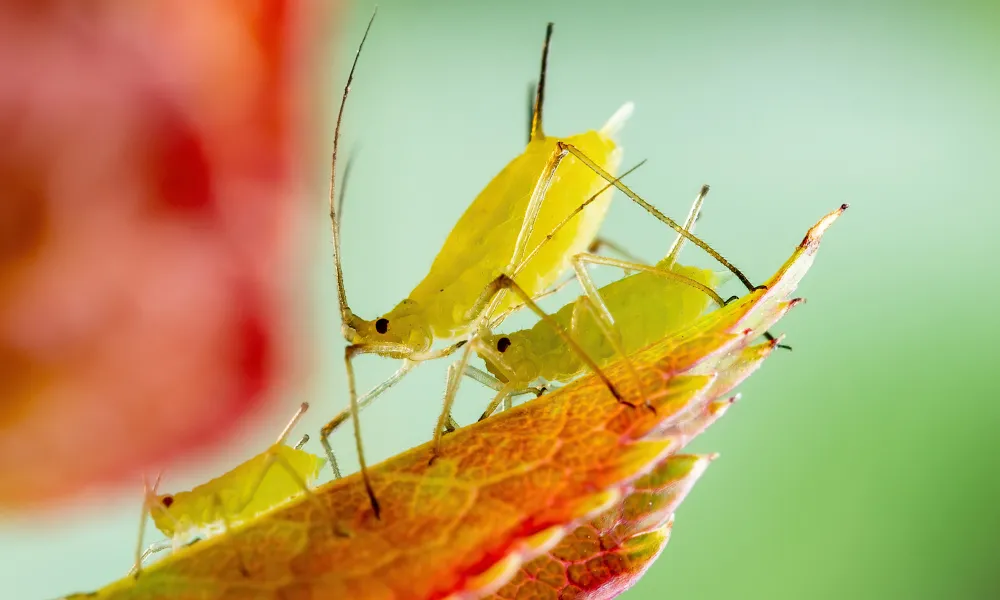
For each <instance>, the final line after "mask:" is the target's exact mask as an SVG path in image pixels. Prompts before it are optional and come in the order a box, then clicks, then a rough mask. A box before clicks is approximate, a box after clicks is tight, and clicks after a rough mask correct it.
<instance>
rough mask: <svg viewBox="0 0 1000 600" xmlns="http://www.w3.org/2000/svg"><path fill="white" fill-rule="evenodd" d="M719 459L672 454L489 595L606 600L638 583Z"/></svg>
mask: <svg viewBox="0 0 1000 600" xmlns="http://www.w3.org/2000/svg"><path fill="white" fill-rule="evenodd" d="M727 405H728V404H727ZM714 458H715V456H714V455H711V456H694V455H683V454H678V455H674V456H671V457H669V458H667V459H666V460H665V461H663V462H662V463H660V464H659V465H657V466H656V467H655V468H654V469H653V471H652V472H650V473H649V474H648V475H644V476H643V477H640V478H639V479H638V480H636V481H635V483H633V484H632V485H631V486H630V491H629V492H628V495H626V496H625V498H623V499H622V501H621V502H619V503H618V504H616V505H615V506H614V507H613V508H611V509H610V510H608V511H607V512H605V513H603V514H602V515H600V516H598V517H597V518H595V519H593V520H591V521H590V522H589V523H586V524H584V525H580V526H579V527H577V528H576V529H575V530H574V531H572V532H570V533H569V534H567V535H566V537H565V538H563V539H562V541H560V542H559V543H558V544H557V545H556V546H555V547H554V548H552V550H549V551H548V552H546V553H545V554H543V555H542V556H539V557H538V558H536V559H534V560H532V561H530V562H527V563H525V564H524V565H523V566H522V567H521V569H520V570H519V571H518V572H517V574H516V575H514V577H513V578H512V579H511V580H510V581H509V582H508V583H506V584H505V585H504V586H503V587H501V588H500V589H499V590H497V592H496V593H495V594H491V595H490V596H487V598H488V599H489V600H517V599H521V598H567V597H569V598H591V599H601V598H614V597H615V596H617V595H618V594H620V593H621V592H623V591H625V590H627V589H628V588H630V587H632V584H633V583H635V582H636V581H638V579H639V578H640V577H641V576H642V574H643V573H645V572H646V569H648V568H649V566H650V565H651V564H652V563H653V561H654V560H656V557H657V556H659V555H660V552H662V551H663V548H664V547H665V546H666V545H667V541H668V540H669V539H670V528H671V527H672V526H673V513H674V511H675V510H676V509H677V507H678V506H679V505H680V503H681V502H682V501H683V500H684V498H685V497H686V496H687V494H688V492H689V491H690V490H691V487H692V486H693V485H694V483H695V482H696V481H697V480H698V478H699V477H701V475H702V473H704V472H705V469H706V468H707V467H708V464H709V463H710V462H711V461H712V460H713V459H714Z"/></svg>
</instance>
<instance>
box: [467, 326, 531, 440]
mask: <svg viewBox="0 0 1000 600" xmlns="http://www.w3.org/2000/svg"><path fill="white" fill-rule="evenodd" d="M475 343H476V352H478V353H479V355H480V356H482V357H483V360H485V361H487V362H489V363H490V364H491V365H493V367H494V368H495V369H496V370H497V371H500V375H501V376H502V377H503V379H504V380H506V381H515V380H516V379H517V375H516V374H515V373H514V372H513V371H512V370H511V369H510V367H508V366H507V362H506V361H505V360H504V358H503V355H502V354H501V353H500V352H498V351H497V349H496V348H494V347H492V346H489V345H487V344H485V343H483V341H482V340H481V339H480V340H476V341H475ZM465 374H466V375H467V376H469V377H470V378H472V379H475V380H476V381H479V382H480V383H482V384H483V385H485V386H487V387H489V388H492V389H494V390H496V391H497V392H501V391H502V390H503V393H500V394H497V395H496V396H495V397H494V398H493V401H491V402H490V404H489V405H488V406H487V408H486V410H485V411H483V414H482V416H480V417H479V420H480V421H482V420H484V419H486V418H487V417H489V416H490V415H491V414H493V412H494V411H495V410H496V407H497V406H498V405H499V403H500V402H503V403H504V408H505V409H508V410H509V409H510V408H511V406H512V400H511V399H512V398H513V397H514V396H521V395H524V394H535V395H536V396H537V395H540V394H539V392H538V389H537V388H532V387H527V388H523V389H516V388H513V387H511V388H510V389H509V390H508V389H506V387H505V381H503V380H500V379H497V378H496V377H493V376H492V375H490V374H489V373H486V372H484V371H480V370H479V369H476V368H475V367H467V368H466V372H465ZM491 380H492V381H491Z"/></svg>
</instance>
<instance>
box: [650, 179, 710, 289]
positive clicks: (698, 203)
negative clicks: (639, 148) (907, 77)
mask: <svg viewBox="0 0 1000 600" xmlns="http://www.w3.org/2000/svg"><path fill="white" fill-rule="evenodd" d="M708 190H709V187H708V185H707V184H706V185H703V186H701V189H700V190H698V195H697V196H695V198H694V203H692V204H691V208H690V209H689V210H688V216H687V218H686V219H685V220H684V229H686V230H687V231H688V233H694V227H695V223H697V222H698V218H699V217H700V216H701V207H702V205H703V204H704V203H705V196H707V195H708ZM686 240H687V238H685V237H684V236H683V235H680V234H678V235H677V237H676V238H674V243H673V244H671V245H670V250H668V251H667V256H666V258H664V259H663V261H662V263H661V264H663V266H665V267H666V268H668V269H669V268H671V267H673V266H674V263H676V262H677V255H678V254H680V252H681V248H682V247H683V246H684V242H685V241H686ZM636 262H638V261H636Z"/></svg>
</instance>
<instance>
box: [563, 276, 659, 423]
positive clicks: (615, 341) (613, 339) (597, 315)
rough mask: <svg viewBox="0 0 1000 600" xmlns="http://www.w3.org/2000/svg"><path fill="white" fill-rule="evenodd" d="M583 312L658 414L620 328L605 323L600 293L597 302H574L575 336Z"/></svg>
mask: <svg viewBox="0 0 1000 600" xmlns="http://www.w3.org/2000/svg"><path fill="white" fill-rule="evenodd" d="M592 283H593V282H591V284H592ZM595 291H596V290H595ZM599 306H601V307H603V312H602V309H601V308H598V307H599ZM583 311H587V312H589V313H590V315H591V316H592V317H593V321H594V324H596V325H597V329H598V330H599V331H600V332H601V335H603V336H604V338H605V339H606V340H608V343H609V344H611V347H612V348H613V349H614V351H615V353H616V354H617V355H618V356H619V357H620V358H621V359H622V360H623V361H625V368H626V369H627V370H628V372H629V375H630V376H631V377H632V379H633V380H634V381H635V385H636V389H637V390H638V391H639V394H641V395H642V399H643V400H642V403H643V404H644V405H645V406H646V408H648V409H649V410H651V411H653V412H656V409H655V408H653V405H652V404H651V403H650V402H649V396H650V395H649V393H648V391H649V390H647V389H645V386H644V385H643V383H642V378H641V377H639V371H637V370H636V368H635V363H633V362H632V359H631V357H629V355H628V353H627V352H625V348H624V346H622V338H621V332H620V331H618V327H617V325H615V322H614V320H610V321H605V319H604V312H606V311H607V306H604V302H603V300H602V299H601V296H600V292H597V299H596V301H595V300H593V299H591V297H590V296H589V295H584V296H580V297H579V298H577V299H576V301H575V302H574V305H573V319H572V321H571V327H570V331H571V332H572V333H574V334H576V332H577V331H578V329H577V325H578V323H579V318H580V317H579V315H581V314H582V312H583ZM608 314H610V313H608Z"/></svg>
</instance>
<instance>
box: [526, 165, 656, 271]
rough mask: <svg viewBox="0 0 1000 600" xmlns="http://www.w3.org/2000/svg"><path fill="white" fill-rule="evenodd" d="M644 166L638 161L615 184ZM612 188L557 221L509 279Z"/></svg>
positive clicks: (610, 184)
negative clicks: (574, 218) (577, 216)
mask: <svg viewBox="0 0 1000 600" xmlns="http://www.w3.org/2000/svg"><path fill="white" fill-rule="evenodd" d="M644 164H646V161H645V160H642V161H640V162H639V163H638V164H637V165H635V166H634V167H632V168H631V169H629V170H628V171H625V172H624V173H622V174H621V176H620V177H618V179H616V180H615V181H616V182H618V181H621V180H622V179H624V178H625V177H626V176H627V175H629V174H631V173H632V172H633V171H635V170H636V169H638V168H639V167H641V166H642V165H644ZM612 186H614V183H608V184H606V185H605V186H604V187H603V188H601V189H600V190H599V191H598V192H597V193H596V194H594V195H592V196H591V197H590V198H587V199H586V200H584V202H583V203H582V204H580V205H579V206H577V207H576V208H574V209H573V210H572V211H571V212H570V213H569V214H568V215H566V216H565V217H563V220H562V221H559V223H558V224H557V225H556V226H555V227H553V228H552V230H551V231H549V233H548V234H546V235H545V237H544V238H543V239H542V241H540V242H538V245H536V246H535V247H534V248H532V249H531V252H529V253H528V254H527V255H526V256H525V257H524V258H523V259H521V261H520V263H519V264H518V266H517V268H515V269H514V271H513V272H512V273H510V276H511V277H517V274H518V273H520V272H521V269H523V268H524V266H525V265H527V264H528V263H529V262H530V261H531V259H532V258H534V256H535V254H537V253H538V251H539V250H541V249H542V248H543V247H544V246H545V245H546V244H547V243H549V242H550V241H552V238H554V237H555V235H556V234H557V233H559V231H560V230H561V229H562V228H563V227H565V226H566V225H567V224H569V222H570V221H572V220H573V217H575V216H576V215H578V214H580V213H581V212H583V209H585V208H587V207H588V206H590V205H591V204H592V203H593V202H594V201H595V200H597V199H598V198H599V197H600V196H601V194H603V193H604V192H606V191H608V190H609V189H611V188H612Z"/></svg>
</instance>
